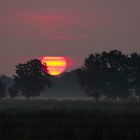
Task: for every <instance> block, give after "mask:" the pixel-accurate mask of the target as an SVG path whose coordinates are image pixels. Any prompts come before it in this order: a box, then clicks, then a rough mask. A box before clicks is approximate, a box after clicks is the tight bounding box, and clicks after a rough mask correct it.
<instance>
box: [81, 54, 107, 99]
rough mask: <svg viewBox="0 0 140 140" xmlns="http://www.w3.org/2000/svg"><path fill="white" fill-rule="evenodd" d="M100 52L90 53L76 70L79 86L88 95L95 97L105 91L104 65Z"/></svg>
mask: <svg viewBox="0 0 140 140" xmlns="http://www.w3.org/2000/svg"><path fill="white" fill-rule="evenodd" d="M102 59H103V58H102V55H101V54H95V55H93V54H91V55H89V57H88V58H86V59H85V63H84V66H83V67H82V68H80V69H79V70H78V77H79V82H80V85H81V87H82V88H83V89H84V91H85V92H86V93H87V95H88V96H94V97H95V98H96V99H98V98H99V97H100V95H101V94H103V93H104V92H105V91H106V87H107V86H106V84H107V83H106V79H107V75H106V66H105V65H104V63H103V60H102Z"/></svg>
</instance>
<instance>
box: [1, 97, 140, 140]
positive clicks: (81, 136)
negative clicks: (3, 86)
mask: <svg viewBox="0 0 140 140" xmlns="http://www.w3.org/2000/svg"><path fill="white" fill-rule="evenodd" d="M0 139H1V140H140V103H139V102H137V103H136V102H121V103H120V102H93V101H80V100H77V101H69V100H63V101H54V100H47V101H45V100H32V101H30V102H27V101H25V100H3V101H0Z"/></svg>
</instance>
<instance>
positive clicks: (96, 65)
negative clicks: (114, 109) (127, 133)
mask: <svg viewBox="0 0 140 140" xmlns="http://www.w3.org/2000/svg"><path fill="white" fill-rule="evenodd" d="M78 77H79V82H80V85H81V87H82V88H83V90H84V91H85V92H86V94H87V95H88V96H92V97H95V98H96V99H97V100H98V99H99V97H100V96H101V95H105V96H106V97H108V98H112V99H113V98H114V99H116V98H120V99H126V98H127V97H128V96H131V95H135V96H136V95H137V96H139V95H140V54H138V53H132V54H130V55H128V54H123V53H122V52H121V51H118V50H112V51H110V52H102V53H95V54H90V55H89V56H88V57H87V58H86V59H85V62H84V65H83V66H82V67H81V68H80V69H78Z"/></svg>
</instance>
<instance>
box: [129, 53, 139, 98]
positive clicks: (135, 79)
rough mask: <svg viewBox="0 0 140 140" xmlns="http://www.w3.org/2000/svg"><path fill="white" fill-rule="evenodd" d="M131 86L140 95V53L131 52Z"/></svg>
mask: <svg viewBox="0 0 140 140" xmlns="http://www.w3.org/2000/svg"><path fill="white" fill-rule="evenodd" d="M130 65H131V88H132V89H133V90H135V93H136V94H137V95H140V54H137V53H133V54H131V59H130Z"/></svg>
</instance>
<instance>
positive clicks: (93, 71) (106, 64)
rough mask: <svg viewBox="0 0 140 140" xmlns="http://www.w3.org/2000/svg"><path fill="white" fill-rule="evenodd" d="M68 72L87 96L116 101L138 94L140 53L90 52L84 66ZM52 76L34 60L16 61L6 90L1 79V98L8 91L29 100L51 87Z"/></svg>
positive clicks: (139, 87)
mask: <svg viewBox="0 0 140 140" xmlns="http://www.w3.org/2000/svg"><path fill="white" fill-rule="evenodd" d="M76 73H77V75H76ZM71 75H72V76H77V79H78V81H79V84H80V86H81V87H82V89H83V90H84V91H85V93H86V95H87V96H89V97H94V98H95V99H96V100H98V99H99V98H100V97H101V96H105V97H106V98H108V99H115V100H116V99H118V98H119V99H123V100H124V99H127V98H128V97H130V96H135V97H139V95H140V54H138V53H132V54H129V55H128V54H124V53H122V52H121V51H118V50H112V51H110V52H105V51H104V52H102V53H95V54H90V55H89V56H88V57H87V58H85V61H84V64H83V66H81V68H78V69H76V70H74V71H73V72H71ZM53 78H54V77H52V76H50V75H48V74H47V73H46V72H45V71H44V66H43V65H42V64H41V62H40V61H39V60H37V59H33V60H30V61H27V62H26V63H24V64H18V65H17V66H16V73H15V75H13V81H14V84H13V85H12V86H8V88H7V91H6V84H5V83H4V82H3V81H2V80H1V78H0V98H4V97H5V96H6V92H7V93H8V95H10V97H12V98H14V97H17V96H19V95H20V96H21V95H22V96H25V97H26V98H27V99H28V100H29V99H30V98H31V97H35V96H39V95H40V94H41V93H42V91H46V90H47V88H48V87H51V85H52V79H53ZM72 82H73V81H71V83H72ZM53 84H55V83H53Z"/></svg>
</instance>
